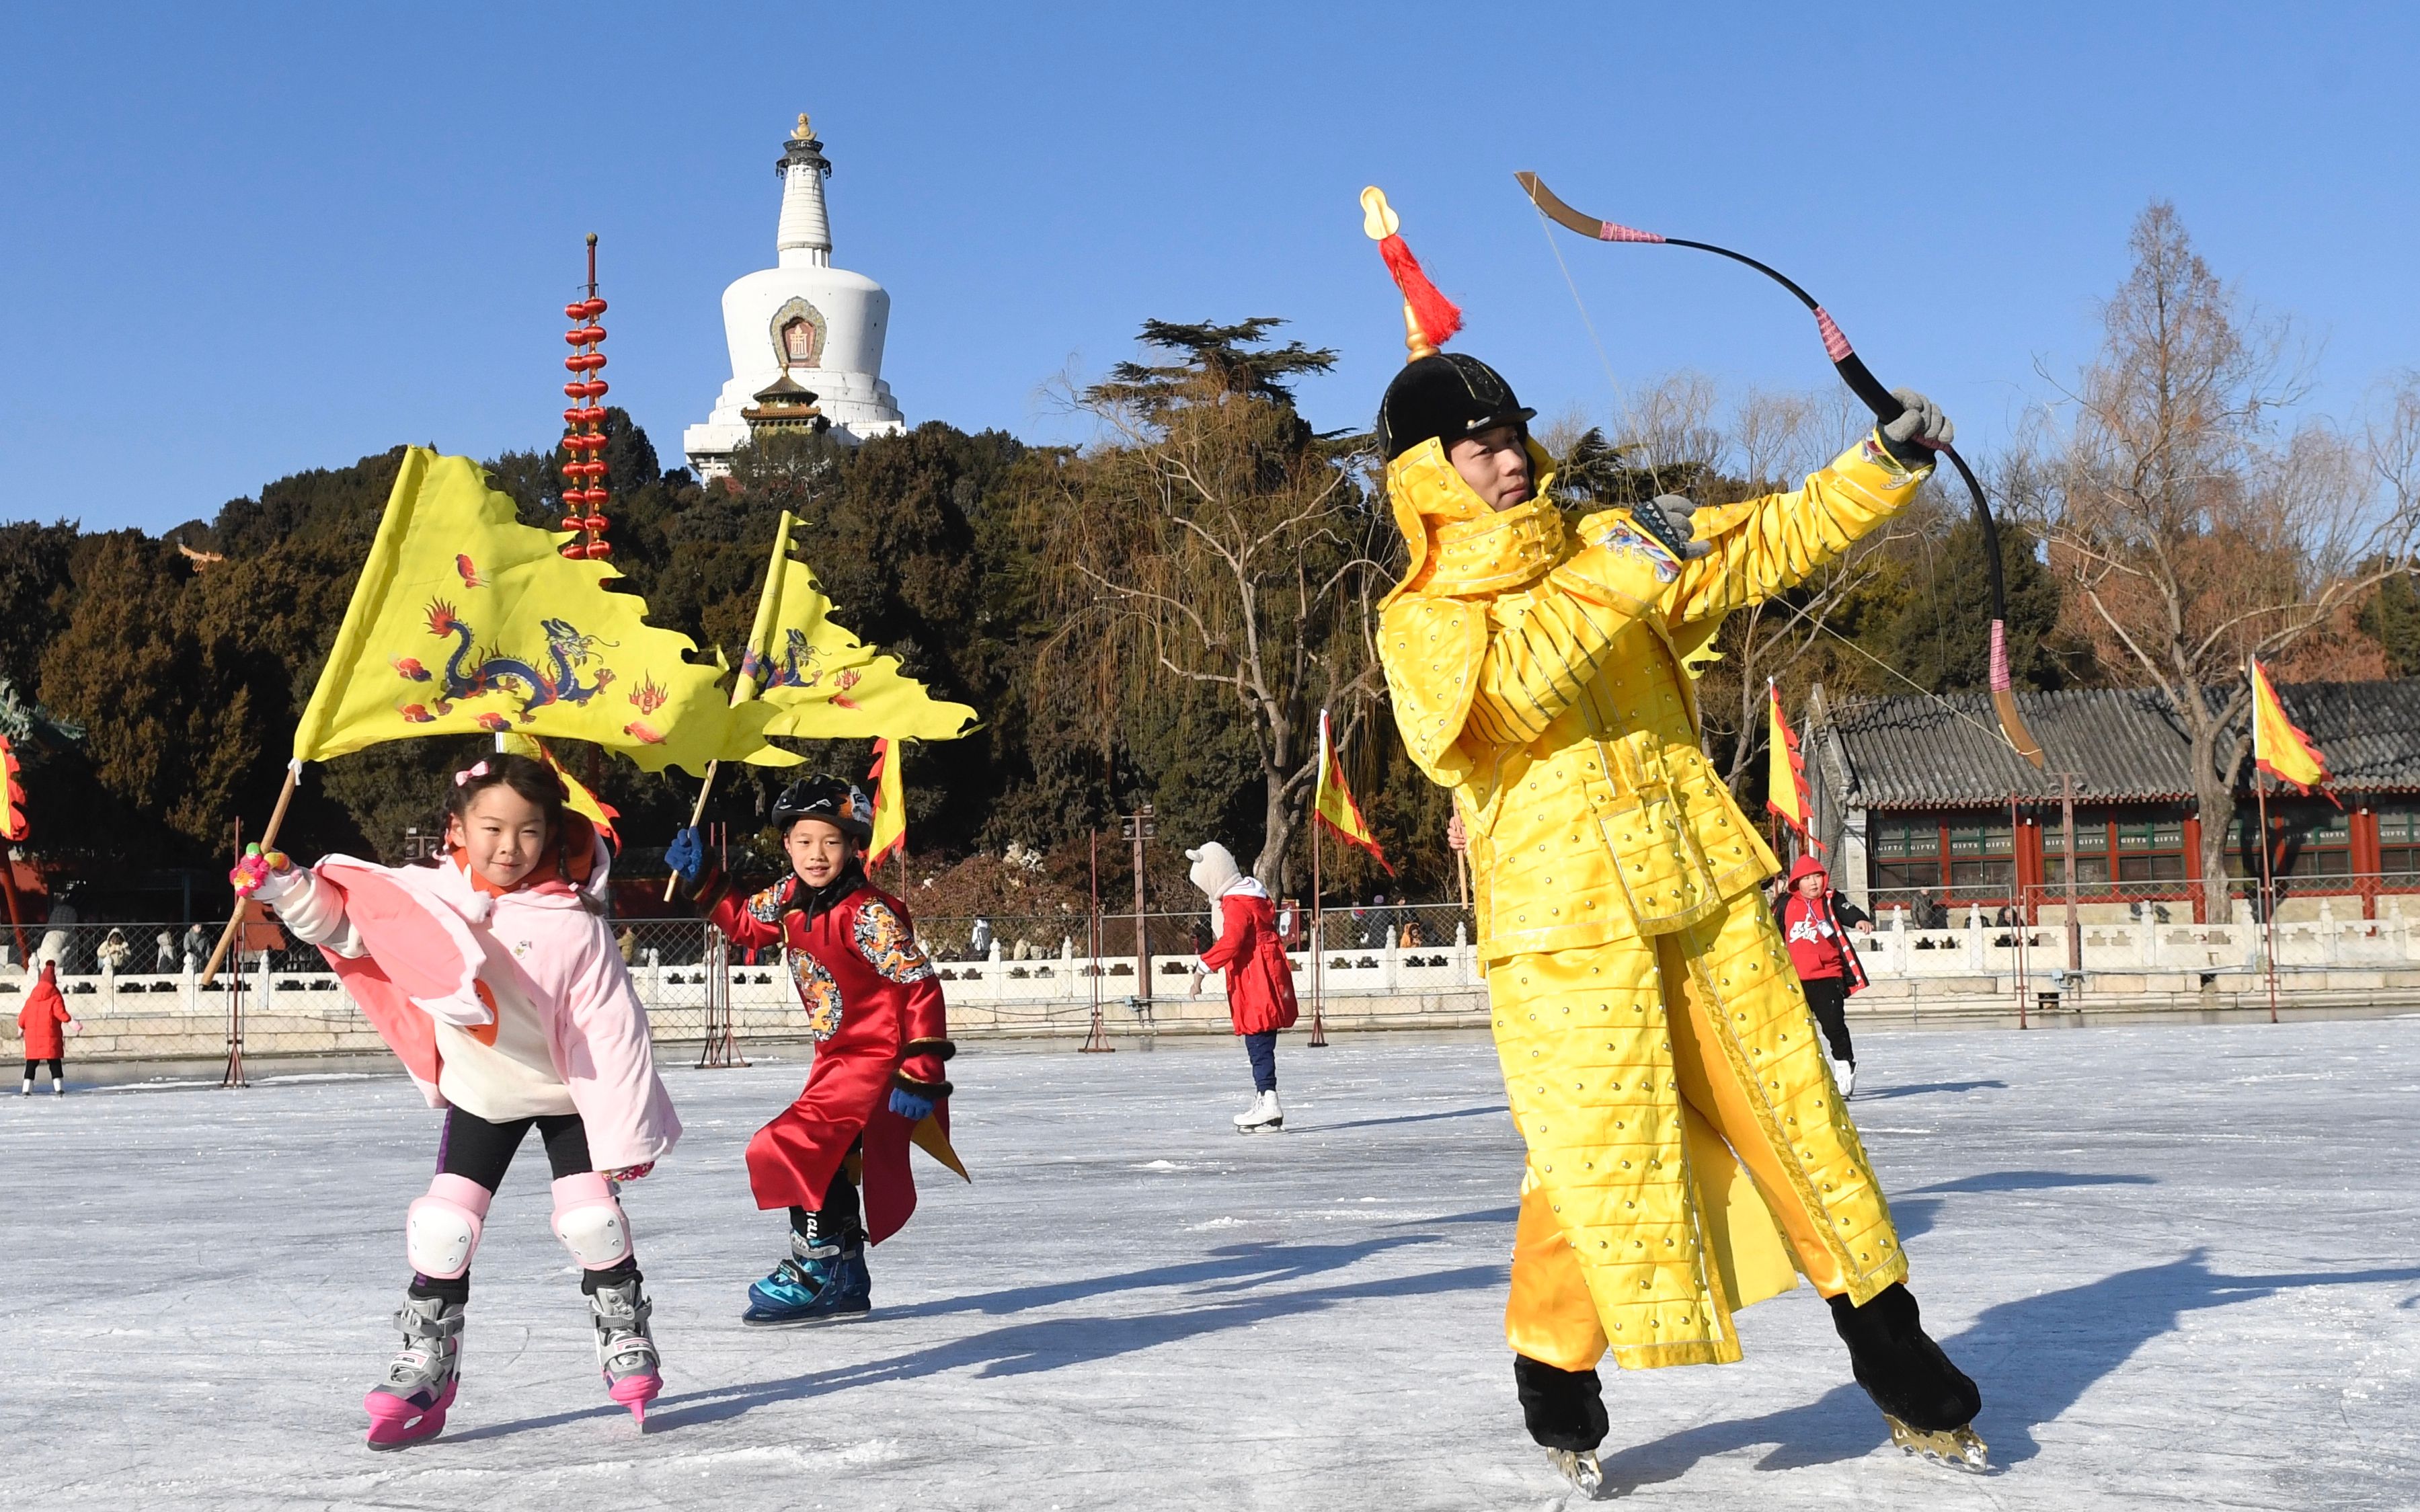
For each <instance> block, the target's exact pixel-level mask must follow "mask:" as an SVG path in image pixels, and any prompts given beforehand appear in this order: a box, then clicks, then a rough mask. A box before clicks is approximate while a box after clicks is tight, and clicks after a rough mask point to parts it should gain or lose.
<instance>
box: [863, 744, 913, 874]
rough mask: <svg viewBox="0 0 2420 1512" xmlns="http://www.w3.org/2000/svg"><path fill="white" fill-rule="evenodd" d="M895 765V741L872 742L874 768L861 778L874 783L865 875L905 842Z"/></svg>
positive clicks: (903, 791) (902, 787) (902, 796)
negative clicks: (871, 834) (870, 831)
mask: <svg viewBox="0 0 2420 1512" xmlns="http://www.w3.org/2000/svg"><path fill="white" fill-rule="evenodd" d="M865 779H866V780H867V781H869V782H871V783H873V784H874V839H873V841H871V842H870V843H869V844H868V845H867V846H866V851H865V869H866V871H868V872H872V871H873V870H874V869H875V868H876V867H877V866H880V865H881V864H882V863H883V862H885V861H887V860H889V859H890V858H891V857H892V856H895V855H897V854H898V852H899V850H900V848H901V847H903V846H905V845H906V844H907V787H906V783H905V779H903V778H902V777H901V775H900V771H899V743H898V742H897V741H895V740H888V739H885V740H876V742H875V743H874V766H873V768H872V769H871V770H869V771H868V772H867V773H866V774H865Z"/></svg>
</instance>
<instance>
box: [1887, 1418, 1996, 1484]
mask: <svg viewBox="0 0 2420 1512" xmlns="http://www.w3.org/2000/svg"><path fill="white" fill-rule="evenodd" d="M1883 1421H1884V1422H1885V1423H1887V1424H1889V1425H1890V1436H1891V1443H1895V1444H1898V1445H1899V1446H1900V1448H1902V1449H1904V1450H1906V1451H1907V1452H1908V1453H1909V1454H1912V1455H1922V1456H1923V1457H1924V1458H1927V1459H1935V1460H1938V1461H1940V1462H1941V1463H1942V1464H1945V1465H1947V1466H1950V1467H1951V1468H1952V1469H1956V1470H1971V1471H1973V1472H1975V1473H1977V1474H1978V1475H1979V1474H1982V1473H1985V1472H1987V1471H1989V1470H1990V1469H1991V1468H1992V1459H1991V1453H1992V1447H1991V1445H1990V1444H1987V1443H1984V1442H1983V1441H1982V1440H1980V1439H1978V1438H1977V1437H1976V1436H1975V1429H1974V1427H1973V1426H1972V1425H1969V1426H1968V1427H1962V1428H1943V1429H1941V1430H1940V1431H1938V1432H1933V1433H1926V1432H1923V1431H1921V1430H1919V1429H1916V1428H1912V1427H1908V1426H1907V1425H1906V1424H1904V1423H1902V1422H1900V1420H1899V1419H1898V1418H1895V1417H1893V1416H1891V1415H1890V1414H1889V1413H1888V1412H1885V1413H1884V1414H1883Z"/></svg>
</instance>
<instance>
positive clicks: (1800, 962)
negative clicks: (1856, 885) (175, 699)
mask: <svg viewBox="0 0 2420 1512" xmlns="http://www.w3.org/2000/svg"><path fill="white" fill-rule="evenodd" d="M1776 912H1777V913H1778V914H1779V915H1780V923H1781V937H1782V938H1783V939H1784V940H1786V941H1788V942H1789V945H1790V964H1791V965H1792V966H1793V967H1795V968H1796V970H1797V972H1798V981H1799V984H1800V985H1801V986H1802V987H1804V988H1806V990H1807V1007H1808V1008H1810V1009H1812V1010H1814V1011H1815V1022H1816V1023H1817V1024H1819V1025H1821V1026H1823V1041H1824V1043H1825V1044H1827V1045H1828V1046H1830V1047H1831V1051H1832V1079H1833V1080H1835V1081H1837V1082H1838V1083H1839V1084H1840V1095H1841V1096H1842V1097H1847V1096H1848V1095H1850V1094H1851V1093H1852V1092H1854V1090H1856V1086H1857V1050H1856V1046H1855V1045H1854V1044H1852V1043H1851V1042H1850V1041H1849V1014H1848V1007H1849V997H1850V995H1852V994H1854V993H1860V992H1863V991H1865V989H1866V987H1867V985H1868V983H1867V981H1866V968H1865V967H1864V966H1863V965H1861V964H1858V961H1857V952H1856V950H1855V949H1854V948H1853V947H1852V946H1851V945H1850V944H1849V936H1848V931H1850V930H1852V929H1862V930H1865V931H1867V932H1869V933H1870V932H1871V931H1872V929H1873V927H1874V924H1873V920H1872V919H1871V918H1868V917H1867V916H1866V914H1865V913H1864V912H1863V911H1861V910H1860V909H1859V908H1858V907H1857V905H1856V904H1854V903H1851V902H1849V900H1848V899H1846V898H1843V897H1841V896H1840V895H1839V894H1838V893H1837V892H1835V891H1833V890H1832V876H1831V873H1830V872H1826V871H1825V870H1824V869H1823V862H1821V861H1819V860H1817V859H1815V857H1813V856H1800V857H1799V858H1798V861H1797V864H1796V865H1794V866H1792V867H1791V869H1790V881H1789V883H1788V885H1787V886H1786V887H1785V888H1784V890H1783V892H1782V895H1781V905H1780V907H1779V908H1778V909H1777V910H1776Z"/></svg>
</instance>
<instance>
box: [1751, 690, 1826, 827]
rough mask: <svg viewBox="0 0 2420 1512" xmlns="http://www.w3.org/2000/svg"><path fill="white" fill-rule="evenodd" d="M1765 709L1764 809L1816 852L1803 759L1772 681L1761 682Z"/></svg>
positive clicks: (1794, 732)
mask: <svg viewBox="0 0 2420 1512" xmlns="http://www.w3.org/2000/svg"><path fill="white" fill-rule="evenodd" d="M1764 698H1765V709H1766V711H1767V719H1768V723H1769V725H1770V728H1769V729H1768V730H1767V731H1766V733H1765V761H1766V767H1765V779H1764V790H1765V798H1764V807H1765V808H1766V810H1769V811H1770V812H1771V813H1773V814H1774V816H1775V817H1776V818H1778V819H1779V820H1780V821H1781V822H1782V823H1783V824H1785V825H1789V826H1790V827H1791V828H1792V829H1793V830H1796V831H1797V832H1798V838H1799V839H1800V840H1803V841H1806V842H1807V844H1808V845H1810V846H1812V847H1813V848H1814V849H1816V850H1818V851H1820V850H1822V849H1823V842H1822V841H1818V840H1816V838H1815V834H1814V831H1813V829H1812V828H1811V827H1810V825H1812V822H1813V820H1814V817H1815V802H1814V799H1813V798H1812V797H1811V796H1810V795H1808V793H1807V759H1806V757H1804V756H1803V755H1801V754H1800V753H1799V749H1798V733H1797V732H1796V731H1794V730H1792V729H1791V728H1790V721H1789V720H1788V719H1787V718H1785V717H1783V716H1782V713H1781V690H1780V689H1779V688H1777V687H1774V686H1773V679H1771V678H1769V677H1768V678H1766V679H1765V682H1764Z"/></svg>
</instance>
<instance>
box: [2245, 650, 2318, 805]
mask: <svg viewBox="0 0 2420 1512" xmlns="http://www.w3.org/2000/svg"><path fill="white" fill-rule="evenodd" d="M2252 764H2253V765H2255V766H2257V767H2258V768H2259V769H2260V770H2262V771H2264V772H2266V773H2268V774H2269V775H2270V776H2271V777H2273V778H2275V779H2277V780H2278V781H2280V782H2285V783H2288V784H2290V785H2291V786H2292V787H2293V789H2294V791H2295V792H2297V793H2301V794H2304V795H2308V794H2309V792H2310V791H2311V789H2313V788H2315V787H2317V786H2319V784H2320V783H2322V782H2325V781H2326V780H2327V779H2328V759H2327V758H2326V757H2324V756H2322V755H2320V754H2319V747H2317V746H2315V745H2313V744H2311V737H2310V736H2308V735H2306V734H2304V733H2303V731H2302V728H2301V727H2300V726H2299V725H2297V724H2295V723H2294V721H2293V720H2291V719H2289V718H2288V717H2286V705H2285V704H2283V703H2281V702H2278V701H2277V689H2276V688H2274V687H2272V686H2270V682H2269V673H2268V671H2266V670H2265V669H2263V668H2262V667H2261V665H2260V658H2258V657H2257V656H2256V657H2254V658H2253V659H2252Z"/></svg>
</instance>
